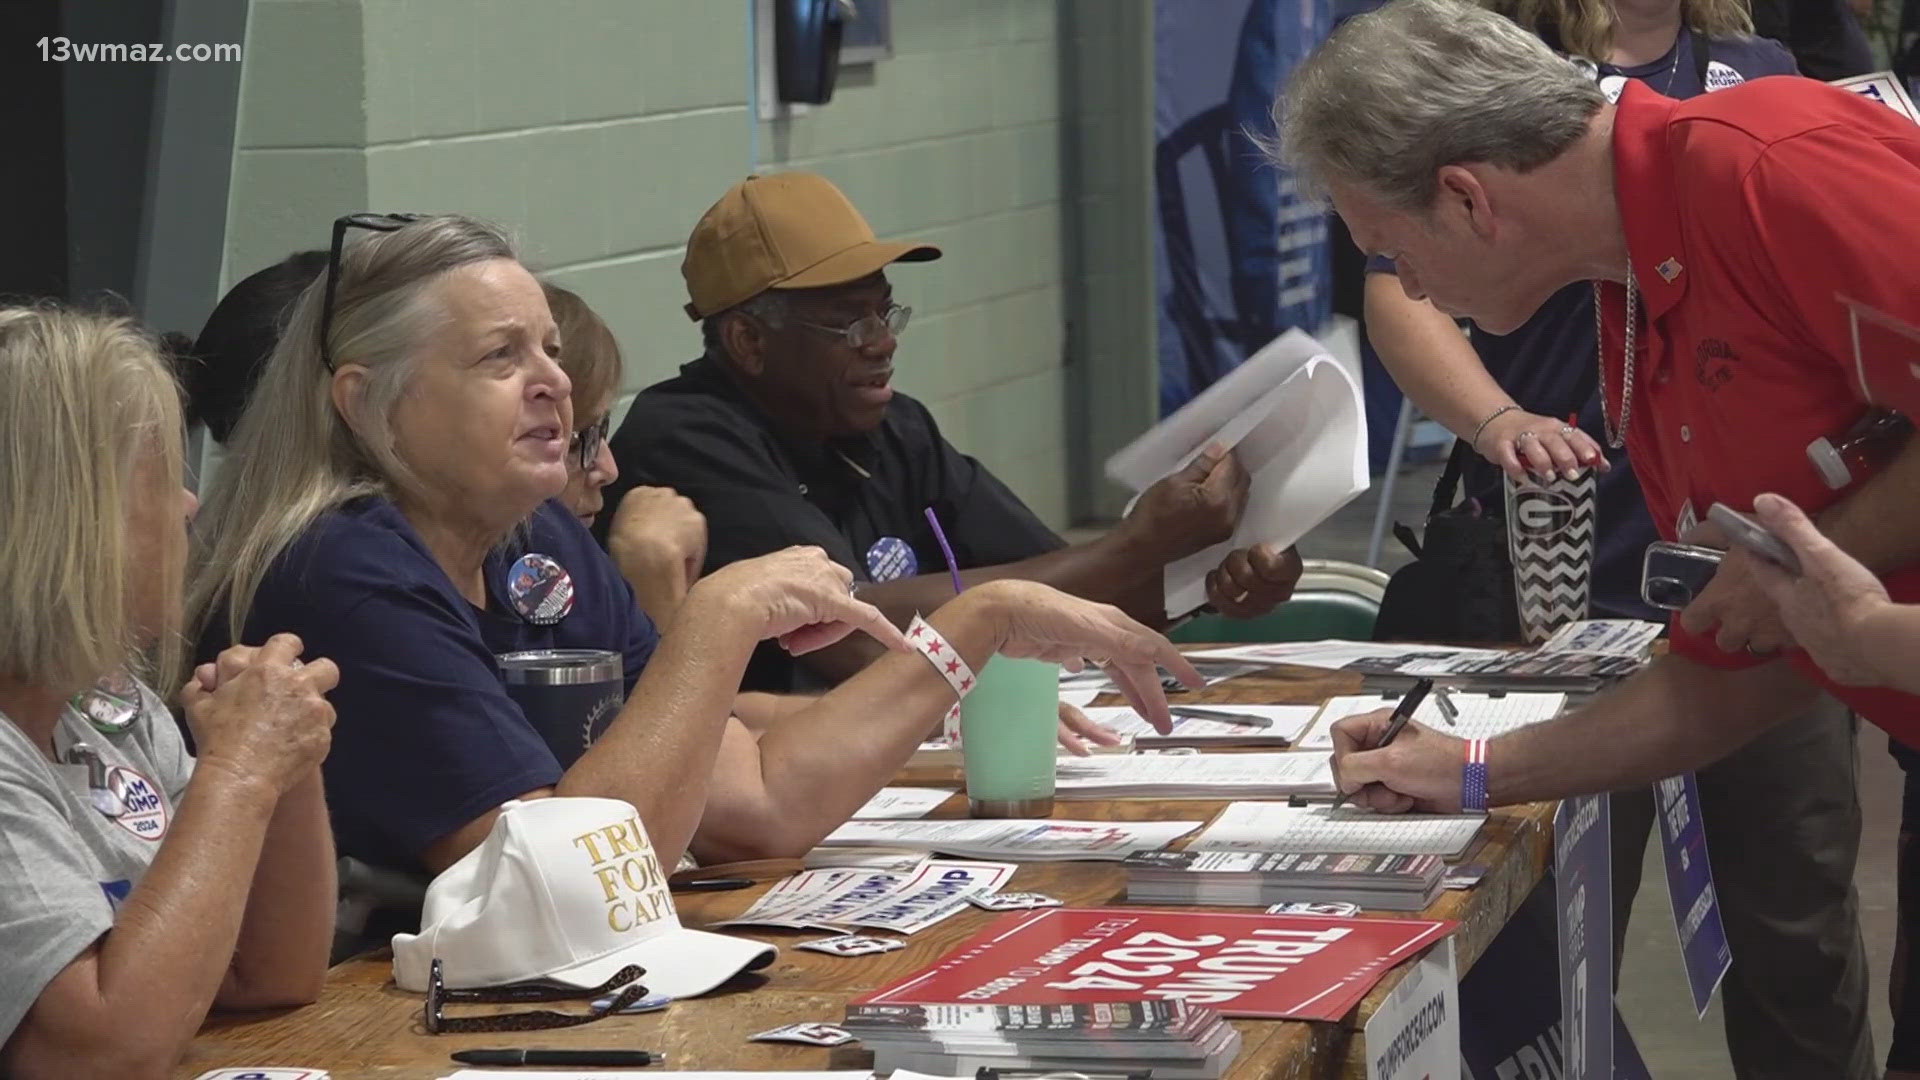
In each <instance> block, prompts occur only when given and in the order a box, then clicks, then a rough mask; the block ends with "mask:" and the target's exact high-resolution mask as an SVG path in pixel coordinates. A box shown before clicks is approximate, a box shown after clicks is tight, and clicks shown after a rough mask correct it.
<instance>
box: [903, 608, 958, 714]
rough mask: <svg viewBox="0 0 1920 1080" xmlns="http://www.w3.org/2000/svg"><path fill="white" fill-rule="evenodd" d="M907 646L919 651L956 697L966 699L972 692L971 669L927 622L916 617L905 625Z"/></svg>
mask: <svg viewBox="0 0 1920 1080" xmlns="http://www.w3.org/2000/svg"><path fill="white" fill-rule="evenodd" d="M907 644H909V645H911V646H913V647H914V648H915V649H916V650H918V651H919V653H920V655H922V656H924V657H926V658H927V662H928V663H929V664H932V665H933V670H935V671H937V672H939V673H940V677H941V678H943V679H945V680H947V685H948V686H951V687H953V692H954V694H955V696H957V697H962V698H964V697H966V696H967V694H968V693H970V692H971V691H972V690H973V684H974V682H975V679H974V677H973V669H972V668H970V667H968V666H967V662H966V661H965V660H962V659H961V658H960V650H958V649H956V648H954V647H953V646H952V645H950V644H948V643H947V639H946V638H943V637H941V636H940V631H938V630H935V629H934V628H933V627H932V626H930V625H928V623H927V620H925V619H923V618H921V617H920V616H918V615H915V616H914V617H913V621H912V622H910V623H908V624H907Z"/></svg>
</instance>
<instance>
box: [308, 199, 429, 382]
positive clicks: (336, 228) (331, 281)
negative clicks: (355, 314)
mask: <svg viewBox="0 0 1920 1080" xmlns="http://www.w3.org/2000/svg"><path fill="white" fill-rule="evenodd" d="M427 216H428V215H426V214H348V215H346V216H345V217H337V218H334V219H333V247H332V248H331V249H330V250H329V252H328V254H327V285H326V291H325V292H324V294H323V295H322V296H321V300H320V362H321V363H323V364H325V365H327V370H328V371H332V370H334V364H333V350H331V349H329V348H328V347H327V334H328V333H329V332H330V331H332V329H333V294H334V292H335V291H336V290H337V289H338V288H339V286H340V249H341V248H342V247H344V246H345V244H346V241H347V230H348V229H366V230H367V231H368V232H398V231H400V230H401V229H404V228H406V227H407V226H409V225H411V224H413V223H414V222H416V221H421V220H424V219H425V218H426V217H427Z"/></svg>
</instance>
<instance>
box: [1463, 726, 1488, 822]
mask: <svg viewBox="0 0 1920 1080" xmlns="http://www.w3.org/2000/svg"><path fill="white" fill-rule="evenodd" d="M1486 808H1487V740H1485V739H1468V740H1467V767H1466V770H1465V772H1464V773H1463V774H1462V776H1461V780H1460V809H1462V810H1477V811H1485V810H1486Z"/></svg>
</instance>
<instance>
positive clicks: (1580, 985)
mask: <svg viewBox="0 0 1920 1080" xmlns="http://www.w3.org/2000/svg"><path fill="white" fill-rule="evenodd" d="M1607 809H1608V807H1607V797H1606V796H1605V795H1604V794H1603V795H1587V796H1583V797H1581V798H1577V799H1568V800H1566V801H1565V802H1562V803H1561V804H1560V810H1559V812H1558V813H1556V814H1555V815H1554V817H1553V865H1554V874H1553V881H1554V901H1555V907H1556V911H1557V913H1558V915H1559V920H1560V933H1559V944H1560V949H1559V954H1560V1030H1561V1032H1562V1033H1563V1036H1564V1041H1563V1047H1562V1051H1561V1053H1562V1057H1563V1059H1564V1060H1563V1062H1562V1064H1563V1068H1562V1069H1561V1070H1560V1073H1559V1076H1560V1080H1611V1078H1612V1076H1613V1026H1614V1018H1613V1011H1614V1010H1613V843H1612V839H1611V834H1612V829H1611V827H1610V823H1609V818H1608V813H1607Z"/></svg>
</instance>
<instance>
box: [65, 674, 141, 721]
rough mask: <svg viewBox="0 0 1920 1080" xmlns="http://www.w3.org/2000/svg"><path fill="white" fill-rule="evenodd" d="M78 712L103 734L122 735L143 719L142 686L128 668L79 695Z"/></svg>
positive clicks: (75, 706)
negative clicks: (141, 716) (141, 712)
mask: <svg viewBox="0 0 1920 1080" xmlns="http://www.w3.org/2000/svg"><path fill="white" fill-rule="evenodd" d="M71 704H72V705H73V707H74V709H75V710H76V711H77V712H79V714H80V715H81V716H84V717H86V718H87V723H89V724H91V725H93V730H95V731H98V732H100V733H101V734H102V735H118V734H120V733H121V732H123V731H125V730H127V729H128V728H130V727H132V726H133V723H134V721H135V720H138V719H139V718H140V687H139V685H138V684H137V683H135V682H134V681H133V675H132V673H130V672H128V671H127V669H125V668H120V669H119V670H117V671H115V672H113V673H112V674H110V675H108V676H106V677H105V678H103V679H101V680H100V681H99V682H97V683H95V684H93V687H92V688H91V689H88V690H84V691H82V692H80V693H78V694H75V695H74V696H73V698H72V700H71Z"/></svg>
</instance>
